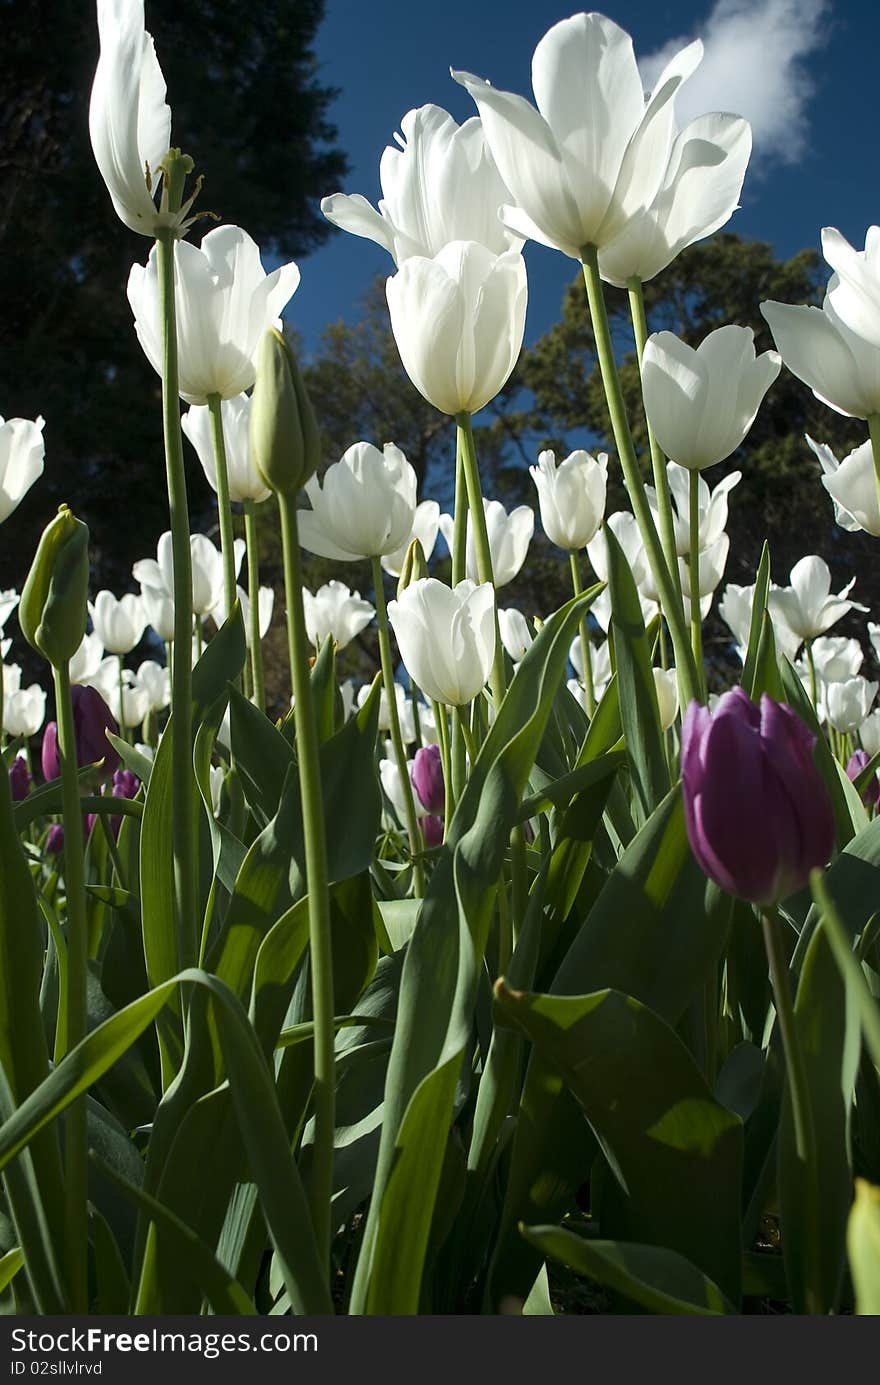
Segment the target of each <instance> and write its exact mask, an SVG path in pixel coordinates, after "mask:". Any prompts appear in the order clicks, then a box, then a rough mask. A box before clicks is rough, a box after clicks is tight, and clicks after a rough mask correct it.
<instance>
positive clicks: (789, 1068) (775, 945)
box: [761, 905, 823, 1313]
mask: <svg viewBox="0 0 880 1385" xmlns="http://www.w3.org/2000/svg"><path fill="white" fill-rule="evenodd" d="M761 924H762V927H763V931H764V946H765V948H766V949H767V961H768V963H769V967H770V984H771V986H772V987H773V1003H774V1005H775V1007H776V1018H777V1019H778V1021H779V1032H780V1035H781V1037H782V1050H783V1053H784V1055H785V1070H786V1075H787V1078H788V1096H789V1100H790V1102H791V1114H792V1121H793V1123H794V1138H795V1148H796V1150H797V1156H798V1159H799V1160H800V1163H801V1165H802V1168H803V1177H804V1183H805V1187H806V1193H807V1215H806V1217H805V1218H804V1223H805V1224H804V1234H805V1236H806V1237H807V1238H808V1247H809V1249H808V1257H809V1263H808V1271H807V1285H806V1301H807V1309H808V1311H809V1312H810V1313H821V1312H822V1311H823V1310H822V1306H821V1294H820V1288H819V1285H820V1282H821V1281H820V1275H819V1264H820V1258H819V1246H818V1243H817V1239H816V1238H817V1235H818V1229H819V1226H820V1222H821V1202H820V1198H819V1184H818V1166H817V1164H816V1128H815V1124H814V1121H813V1108H812V1104H811V1102H810V1088H809V1082H808V1080H807V1069H806V1064H805V1063H804V1055H803V1050H802V1048H801V1042H800V1035H799V1033H798V1028H797V1018H796V1016H795V1012H794V1005H793V1004H792V998H791V990H790V987H789V979H788V962H787V960H786V957H785V950H784V948H783V944H782V924H781V923H780V920H779V913H778V910H777V909H776V907H775V905H771V906H770V907H769V908H768V909H766V910H764V911H763V912H762V915H761Z"/></svg>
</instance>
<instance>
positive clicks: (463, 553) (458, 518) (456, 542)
mask: <svg viewBox="0 0 880 1385" xmlns="http://www.w3.org/2000/svg"><path fill="white" fill-rule="evenodd" d="M467 520H468V492H467V477H466V475H465V469H464V454H463V450H462V432H461V429H460V428H458V429H456V435H455V518H454V520H453V530H452V585H453V587H457V586H458V584H459V582H463V581H464V579H465V577H466V576H467Z"/></svg>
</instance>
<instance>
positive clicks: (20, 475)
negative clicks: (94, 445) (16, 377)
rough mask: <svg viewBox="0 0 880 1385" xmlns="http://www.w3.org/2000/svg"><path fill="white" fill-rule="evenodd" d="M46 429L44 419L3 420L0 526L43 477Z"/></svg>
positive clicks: (0, 428) (0, 467) (0, 432)
mask: <svg viewBox="0 0 880 1385" xmlns="http://www.w3.org/2000/svg"><path fill="white" fill-rule="evenodd" d="M44 427H45V419H43V418H37V419H36V420H35V421H34V422H31V420H30V419H29V418H10V419H7V420H6V422H5V423H4V421H3V419H2V418H0V524H2V523H3V521H4V519H8V518H9V516H10V515H11V514H12V511H13V510H14V509H15V508H16V507H17V506H18V505H19V503H20V502H21V500H22V499H23V497H24V496H25V495H26V494H27V492H28V491H29V490H30V488H31V486H32V485H33V484H34V482H35V481H36V480H37V478H38V477H39V476H42V474H43V463H44V458H45V453H46V444H45V443H44V442H43V428H44ZM4 595H6V593H4ZM6 614H7V615H8V614H9V612H8V611H7V613H6ZM5 619H6V617H5V616H4V620H5ZM0 625H2V622H0Z"/></svg>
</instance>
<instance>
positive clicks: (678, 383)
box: [642, 326, 782, 471]
mask: <svg viewBox="0 0 880 1385" xmlns="http://www.w3.org/2000/svg"><path fill="white" fill-rule="evenodd" d="M754 342H755V334H754V332H753V331H752V329H751V327H734V326H727V327H718V328H717V329H716V330H715V331H714V332H710V333H709V335H708V336H707V337H705V338H704V340H703V341H702V342H701V343H700V345H699V347H698V348H697V350H696V351H694V350H693V348H692V347H690V346H687V345H686V344H685V342H683V341H681V340H680V339H679V338H678V337H677V336H676V335H675V334H674V333H673V332H656V333H655V334H654V335H653V336H651V337H649V338H648V341H647V344H646V346H645V350H644V354H643V356H642V392H643V394H644V400H645V412H646V414H647V416H648V421H649V422H650V424H651V426H652V428H653V429H654V433H655V434H656V437H657V441H658V442H659V444H660V446H661V447H662V448H663V451H664V452H665V453H666V455H667V456H668V457H669V458H671V460H672V461H674V462H677V463H678V464H679V466H683V467H687V469H688V470H689V471H703V470H704V469H705V468H706V467H708V466H714V465H715V463H716V462H723V461H724V459H725V457H729V456H730V455H731V453H732V452H735V451H736V449H737V448H738V447H739V446H740V445H741V443H742V441H743V438H744V437H745V436H746V433H748V431H749V429H750V428H751V426H752V424H753V423H754V421H755V417H756V415H757V413H758V409H759V408H760V405H761V401H762V399H763V398H764V395H765V394H766V393H767V390H768V389H769V388H770V386H771V385H772V383H773V381H774V380H775V379H776V377H777V375H778V374H779V369H780V366H781V364H782V361H781V357H780V356H779V355H778V354H777V353H776V352H775V351H765V352H764V354H763V355H761V356H757V357H756V355H755V345H754Z"/></svg>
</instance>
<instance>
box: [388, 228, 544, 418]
mask: <svg viewBox="0 0 880 1385" xmlns="http://www.w3.org/2000/svg"><path fill="white" fill-rule="evenodd" d="M386 289H387V296H388V309H389V312H390V314H391V328H392V331H393V332H394V339H395V341H396V342H397V349H398V351H399V352H400V359H401V361H402V362H403V367H404V369H405V371H406V373H407V375H408V376H409V378H410V379H411V380H412V382H413V384H414V385H415V387H416V389H417V390H418V391H419V393H420V394H421V395H423V396H424V398H425V399H427V401H428V403H429V404H433V405H434V408H435V409H439V410H440V412H441V413H443V414H452V415H455V414H460V413H467V414H475V413H477V412H478V411H479V410H480V409H482V408H483V407H484V405H486V404H488V403H489V402H490V400H492V399H494V398H495V396H496V394H497V393H498V391H499V390H500V389H501V387H502V386H503V385H504V384H505V383H506V381H507V378H508V376H509V375H510V372H511V371H512V370H513V367H514V366H515V365H516V360H517V357H518V356H519V352H520V347H521V346H522V340H523V332H524V330H525V323H526V300H527V298H528V284H527V281H526V266H525V261H524V260H523V257H522V255H521V254H520V253H519V251H518V250H506V251H505V252H504V253H503V254H502V255H493V253H492V251H491V250H487V249H486V247H485V246H484V245H479V244H478V243H477V242H476V241H468V240H458V241H451V242H450V244H448V245H445V246H444V247H443V249H442V250H440V251H439V253H438V254H436V255H435V256H434V258H433V259H427V258H425V257H423V256H419V255H414V256H411V257H410V258H409V259H407V260H405V261H404V263H403V264H402V265H401V267H400V269H399V270H398V271H397V273H396V274H394V275H393V276H392V277H391V278H390V279H389V280H388V282H387V285H386Z"/></svg>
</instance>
